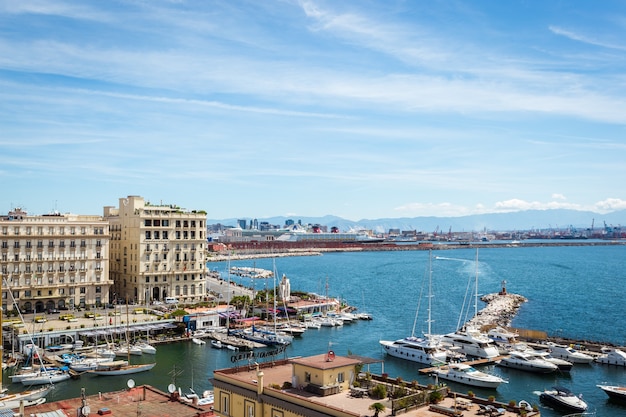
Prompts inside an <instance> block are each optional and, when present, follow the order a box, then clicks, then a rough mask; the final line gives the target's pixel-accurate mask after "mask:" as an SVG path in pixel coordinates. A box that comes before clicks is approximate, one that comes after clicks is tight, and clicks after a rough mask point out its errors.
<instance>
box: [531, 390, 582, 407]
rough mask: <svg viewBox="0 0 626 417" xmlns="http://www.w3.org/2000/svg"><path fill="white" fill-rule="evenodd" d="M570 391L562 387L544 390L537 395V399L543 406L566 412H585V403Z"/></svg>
mask: <svg viewBox="0 0 626 417" xmlns="http://www.w3.org/2000/svg"><path fill="white" fill-rule="evenodd" d="M581 397H582V395H580V396H577V395H575V394H573V393H572V392H571V391H570V390H568V389H567V388H564V387H560V386H556V387H553V389H551V390H545V391H544V392H542V393H541V395H539V399H540V400H541V401H542V402H544V403H545V404H548V405H551V406H553V407H555V408H559V409H562V410H567V411H575V412H581V413H582V412H584V411H586V410H587V403H586V402H584V401H583V399H582V398H581Z"/></svg>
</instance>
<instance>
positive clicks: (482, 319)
mask: <svg viewBox="0 0 626 417" xmlns="http://www.w3.org/2000/svg"><path fill="white" fill-rule="evenodd" d="M480 299H481V300H482V301H484V302H485V303H487V306H485V308H483V309H482V310H480V311H479V312H478V314H476V316H475V317H473V318H472V319H471V320H470V321H469V322H468V323H467V324H468V325H472V326H476V327H478V328H481V327H483V326H501V327H509V326H510V325H511V321H512V320H513V317H515V315H516V314H517V311H518V310H519V308H520V307H521V305H522V304H524V303H525V302H527V301H528V300H527V299H526V298H525V297H523V296H521V295H517V294H509V293H507V292H506V291H501V292H499V293H494V294H487V295H484V296H482V297H481V298H480Z"/></svg>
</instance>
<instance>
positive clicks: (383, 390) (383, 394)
mask: <svg viewBox="0 0 626 417" xmlns="http://www.w3.org/2000/svg"><path fill="white" fill-rule="evenodd" d="M372 395H373V396H374V397H376V398H387V387H386V386H384V385H383V384H376V386H375V387H374V388H373V389H372Z"/></svg>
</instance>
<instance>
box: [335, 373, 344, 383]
mask: <svg viewBox="0 0 626 417" xmlns="http://www.w3.org/2000/svg"><path fill="white" fill-rule="evenodd" d="M343 381H344V375H343V372H339V373H338V374H337V382H339V383H342V382H343Z"/></svg>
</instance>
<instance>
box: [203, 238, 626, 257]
mask: <svg viewBox="0 0 626 417" xmlns="http://www.w3.org/2000/svg"><path fill="white" fill-rule="evenodd" d="M581 246H594V247H607V246H626V240H567V239H564V240H559V239H554V240H532V241H531V240H522V241H498V242H469V243H466V242H463V243H460V242H410V243H395V242H382V243H367V244H354V243H349V244H345V245H344V244H341V243H334V244H332V245H323V246H322V245H315V244H313V243H311V244H310V245H308V246H307V247H302V246H299V247H297V248H296V247H294V248H290V247H289V245H286V244H281V245H276V244H275V243H273V242H255V245H254V246H253V247H247V246H245V245H242V246H240V247H239V248H235V249H232V250H229V251H228V253H222V252H208V253H207V259H206V261H207V262H224V261H228V260H246V259H262V258H282V257H292V256H320V255H323V254H324V253H336V252H405V251H427V250H438V251H445V250H453V249H487V248H490V249H505V248H535V247H545V248H549V247H553V248H554V247H581ZM224 252H225V251H224Z"/></svg>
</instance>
